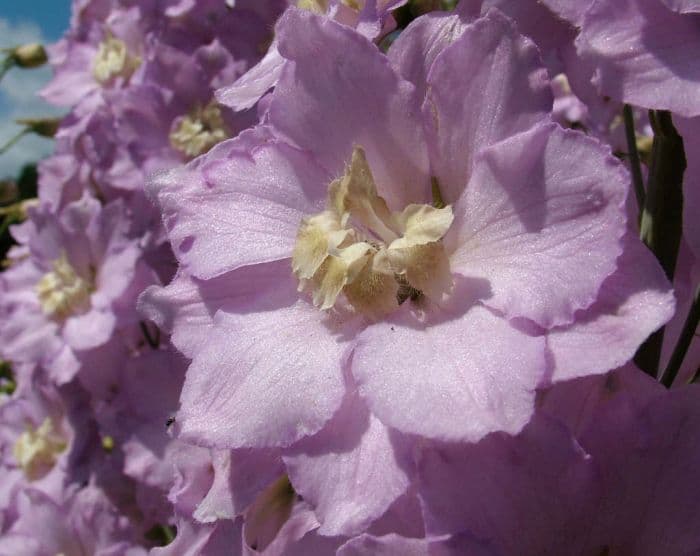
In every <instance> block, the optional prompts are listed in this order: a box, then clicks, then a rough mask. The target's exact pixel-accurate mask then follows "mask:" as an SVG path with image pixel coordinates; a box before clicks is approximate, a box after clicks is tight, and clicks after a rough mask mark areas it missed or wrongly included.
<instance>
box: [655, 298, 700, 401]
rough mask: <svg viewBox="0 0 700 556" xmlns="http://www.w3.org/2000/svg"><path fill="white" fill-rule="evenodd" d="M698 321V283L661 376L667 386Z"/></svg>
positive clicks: (688, 344) (677, 368)
mask: <svg viewBox="0 0 700 556" xmlns="http://www.w3.org/2000/svg"><path fill="white" fill-rule="evenodd" d="M698 322H700V285H699V286H698V287H697V289H696V290H695V296H694V297H693V303H692V304H691V306H690V311H688V316H687V317H686V319H685V323H684V324H683V330H681V335H680V337H679V338H678V343H677V344H676V347H675V348H674V349H673V353H672V354H671V359H669V361H668V365H667V366H666V370H665V371H664V374H663V377H662V378H661V383H662V384H663V385H664V386H666V387H667V388H670V387H671V385H672V384H673V381H674V380H675V379H676V375H678V371H679V370H680V368H681V365H682V364H683V359H684V358H685V354H686V353H687V352H688V348H689V347H690V343H691V342H692V341H693V336H695V331H696V330H697V328H698Z"/></svg>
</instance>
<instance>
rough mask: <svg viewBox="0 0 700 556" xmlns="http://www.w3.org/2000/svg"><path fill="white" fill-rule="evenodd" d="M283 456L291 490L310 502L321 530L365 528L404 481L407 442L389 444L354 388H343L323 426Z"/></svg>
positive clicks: (326, 532)
mask: <svg viewBox="0 0 700 556" xmlns="http://www.w3.org/2000/svg"><path fill="white" fill-rule="evenodd" d="M395 446H396V447H395ZM284 461H285V464H286V467H287V472H288V473H289V478H290V480H291V482H292V485H293V486H294V490H295V491H296V492H297V493H299V494H300V495H301V496H303V498H304V500H306V501H308V502H309V503H311V504H312V506H313V508H314V512H315V514H316V516H317V517H318V520H319V521H320V522H321V527H320V529H319V533H320V534H322V535H328V536H334V535H353V534H357V533H359V532H362V531H364V530H366V529H367V527H368V526H369V525H370V524H371V523H372V522H373V521H374V520H376V519H377V518H379V517H380V516H381V515H382V514H384V512H385V511H386V510H387V509H388V508H389V506H390V505H391V504H392V503H393V502H394V500H396V499H397V498H398V497H399V496H401V495H402V494H403V493H404V492H405V491H406V489H407V488H408V486H409V482H410V479H409V476H408V469H409V466H408V462H409V461H410V445H409V444H408V443H407V442H405V441H404V443H401V441H400V440H396V444H394V443H392V437H391V434H390V431H389V429H387V427H386V426H385V425H384V424H383V423H381V422H380V421H379V420H378V419H377V418H376V417H375V416H374V415H372V414H371V413H370V412H369V411H368V410H367V406H366V405H365V403H364V402H363V401H362V400H361V399H360V398H359V396H358V395H357V393H356V392H350V393H348V396H347V398H346V400H345V402H344V403H343V405H342V406H341V408H340V410H339V411H338V413H337V414H336V415H334V416H333V419H331V421H329V422H328V424H327V425H326V426H325V427H324V429H323V430H322V431H321V432H319V433H318V434H316V435H314V436H313V437H310V438H306V439H303V440H301V441H300V442H298V443H297V444H295V445H294V446H293V447H292V448H291V449H290V450H289V451H288V452H287V454H286V455H285V457H284ZM402 466H403V467H404V468H405V469H404V468H402Z"/></svg>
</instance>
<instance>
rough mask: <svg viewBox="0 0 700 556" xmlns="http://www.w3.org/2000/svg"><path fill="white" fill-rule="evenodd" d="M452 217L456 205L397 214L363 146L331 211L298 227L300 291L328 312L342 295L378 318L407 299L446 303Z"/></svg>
mask: <svg viewBox="0 0 700 556" xmlns="http://www.w3.org/2000/svg"><path fill="white" fill-rule="evenodd" d="M453 218H454V216H453V214H452V207H451V206H446V207H443V208H436V207H433V206H430V205H420V204H411V205H408V206H407V207H406V208H405V209H404V210H403V211H402V212H391V211H390V210H389V208H388V207H387V204H386V202H385V201H384V199H383V198H382V197H380V196H379V195H378V194H377V189H376V186H375V183H374V178H373V176H372V172H371V170H370V168H369V165H368V164H367V159H366V158H365V153H364V151H363V149H362V148H361V147H355V149H354V150H353V153H352V159H351V162H350V164H349V166H348V167H347V169H346V171H345V175H344V176H343V177H341V178H340V179H337V180H335V181H334V182H332V183H331V184H330V186H329V198H328V208H327V209H326V210H325V211H323V212H321V213H320V214H316V215H314V216H311V217H309V218H305V219H303V220H302V222H301V225H300V227H299V232H298V234H297V241H296V245H295V247H294V252H293V253H292V270H293V272H294V274H295V275H296V277H297V278H298V279H299V290H300V291H301V290H304V289H309V290H310V291H311V292H312V295H313V302H314V304H315V305H317V306H319V307H320V308H321V309H330V308H331V307H333V306H334V305H336V303H337V301H338V299H339V297H340V296H341V294H342V295H343V296H344V298H345V299H346V300H347V301H348V302H349V304H350V305H351V306H352V307H353V308H354V309H355V310H356V311H358V312H361V313H363V314H365V315H368V316H370V317H373V318H377V317H380V316H382V315H384V314H387V313H389V312H391V311H393V310H394V309H396V307H398V306H399V305H400V304H401V303H403V302H404V301H406V300H407V299H412V300H416V299H418V298H420V297H421V296H423V295H425V296H427V297H428V298H430V299H434V300H439V299H440V298H442V296H443V295H445V294H447V293H449V292H450V291H451V290H452V285H453V282H452V276H451V273H450V264H449V260H448V258H447V254H446V252H445V248H444V246H443V244H442V241H441V239H442V238H443V237H444V235H445V234H446V233H447V230H448V229H449V227H450V225H451V224H452V220H453Z"/></svg>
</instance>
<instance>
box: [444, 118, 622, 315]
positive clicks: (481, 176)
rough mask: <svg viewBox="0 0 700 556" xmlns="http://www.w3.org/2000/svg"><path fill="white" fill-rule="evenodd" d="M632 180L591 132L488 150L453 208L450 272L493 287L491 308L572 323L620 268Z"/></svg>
mask: <svg viewBox="0 0 700 556" xmlns="http://www.w3.org/2000/svg"><path fill="white" fill-rule="evenodd" d="M629 179H630V178H629V174H628V173H627V172H626V170H625V169H624V167H623V166H622V164H621V163H620V162H619V161H618V160H617V159H615V158H614V157H613V156H612V154H611V153H610V150H609V149H608V148H605V147H603V146H601V145H600V144H599V143H598V142H597V141H594V140H593V139H589V138H588V137H586V136H585V135H583V134H581V133H578V132H573V131H565V130H563V129H562V128H560V127H559V126H557V125H555V124H543V125H540V126H537V127H535V128H533V129H532V130H530V131H528V132H526V133H522V134H519V135H516V136H514V137H512V138H511V139H508V140H506V141H503V142H502V143H499V144H498V145H494V146H493V147H491V148H489V149H487V150H485V151H483V152H482V153H481V155H480V156H479V157H478V160H477V162H476V165H475V168H474V173H473V175H472V177H471V179H470V181H469V185H468V187H467V189H466V191H465V193H464V195H463V196H462V197H461V198H460V200H459V202H458V203H457V204H456V206H455V209H454V211H455V223H454V224H453V225H452V229H451V230H450V232H448V234H450V235H449V236H448V238H447V239H446V241H448V242H449V243H450V244H452V245H454V246H455V249H456V251H455V252H454V253H453V254H452V257H451V260H450V265H451V267H452V270H453V271H455V272H459V273H461V274H463V275H465V276H469V277H480V278H484V279H486V280H488V281H489V284H490V286H491V289H492V292H493V295H492V297H490V298H488V299H487V300H485V303H486V304H487V305H489V306H490V307H493V308H495V309H497V310H499V311H501V312H503V313H504V314H506V315H507V316H508V317H511V318H513V317H526V318H529V319H531V320H533V321H535V322H536V323H538V324H540V325H541V326H546V327H549V326H552V325H557V324H566V323H570V322H571V321H572V320H573V315H574V313H575V311H577V310H578V309H581V308H585V307H588V306H589V305H591V303H593V301H595V299H596V297H597V294H598V290H599V289H600V286H601V284H602V283H603V280H604V279H605V278H607V277H608V276H609V275H610V274H612V272H613V271H614V270H615V267H616V263H615V261H616V259H617V257H618V255H619V254H620V253H621V252H622V246H621V238H622V236H623V234H624V232H625V212H624V208H623V207H624V202H625V198H626V194H627V189H628V187H629V185H628V184H629Z"/></svg>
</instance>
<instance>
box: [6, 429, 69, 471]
mask: <svg viewBox="0 0 700 556" xmlns="http://www.w3.org/2000/svg"><path fill="white" fill-rule="evenodd" d="M65 449H66V441H65V439H63V438H62V437H61V436H60V435H59V434H58V432H57V431H56V430H54V427H53V422H52V421H51V419H50V418H49V417H47V418H46V419H44V422H43V423H41V425H40V426H39V427H38V428H36V429H35V428H34V427H32V426H31V425H30V426H29V427H28V428H27V430H26V431H25V432H23V433H22V434H21V435H20V436H19V438H18V439H17V441H16V442H15V445H14V448H13V454H14V456H15V460H16V461H17V464H18V465H19V466H20V467H21V468H22V471H23V472H24V474H25V475H26V477H27V478H28V479H30V480H34V479H38V478H39V477H41V476H42V475H43V474H45V473H46V472H48V471H49V470H50V469H51V467H53V465H54V463H56V458H57V457H58V455H59V454H60V453H61V452H63V450H65Z"/></svg>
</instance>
